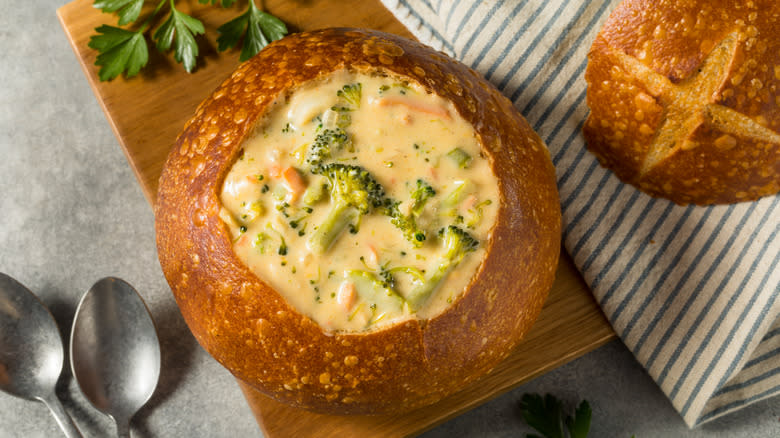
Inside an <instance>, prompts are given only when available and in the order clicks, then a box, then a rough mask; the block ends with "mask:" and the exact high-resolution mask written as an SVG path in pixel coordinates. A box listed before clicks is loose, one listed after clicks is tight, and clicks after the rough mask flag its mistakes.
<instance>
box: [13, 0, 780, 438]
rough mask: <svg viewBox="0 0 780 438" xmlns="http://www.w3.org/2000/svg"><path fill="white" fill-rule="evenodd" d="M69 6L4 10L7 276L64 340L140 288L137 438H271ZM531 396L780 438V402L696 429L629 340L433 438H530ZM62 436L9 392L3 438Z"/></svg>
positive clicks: (70, 389)
mask: <svg viewBox="0 0 780 438" xmlns="http://www.w3.org/2000/svg"><path fill="white" fill-rule="evenodd" d="M63 3H64V1H63V0H45V1H42V0H39V1H31V2H18V1H10V0H0V11H2V13H0V48H1V49H2V52H3V56H2V60H0V78H2V83H1V85H0V272H5V273H7V274H9V275H11V276H12V277H15V278H16V279H17V280H19V281H21V282H22V283H23V284H25V285H26V286H27V287H28V288H30V289H31V290H32V291H34V292H35V293H36V294H37V295H38V296H39V297H40V298H41V299H42V301H43V302H44V303H45V304H46V305H47V306H49V308H50V309H51V311H52V313H53V314H54V315H55V318H56V320H57V322H58V323H59V326H60V329H61V331H62V333H63V337H65V338H66V339H67V336H69V332H70V325H71V323H72V319H73V315H74V312H75V309H76V305H77V303H78V300H79V298H80V296H81V294H82V293H83V292H84V291H86V290H87V289H88V288H89V287H90V286H91V285H92V284H93V283H94V282H95V281H97V280H98V279H100V278H102V277H105V276H118V277H121V278H124V279H125V280H127V281H129V282H130V283H131V284H133V285H134V286H135V287H136V288H137V289H138V291H139V292H140V293H141V295H142V296H143V298H144V299H145V300H146V302H147V304H148V305H149V307H150V308H151V311H152V314H153V317H154V319H155V322H156V323H157V325H158V328H159V332H160V339H161V342H162V364H163V370H162V375H161V378H160V383H159V386H158V388H157V391H156V393H155V395H154V396H153V397H152V399H151V401H150V402H149V403H148V404H147V405H146V406H145V407H144V408H143V409H142V410H141V411H140V412H139V413H138V415H136V416H135V417H134V419H133V421H132V431H133V436H135V437H249V436H261V432H260V429H259V427H258V425H257V423H256V422H255V419H254V417H253V415H252V413H251V411H250V410H249V408H248V406H247V404H246V402H245V401H244V399H243V397H242V395H241V393H240V391H239V388H238V386H237V384H236V383H235V381H234V380H233V378H232V377H231V375H230V374H229V373H228V372H227V371H226V370H224V369H223V368H221V366H220V365H219V364H217V363H216V362H215V361H214V360H213V359H211V357H210V356H208V355H207V354H206V353H205V351H204V350H203V349H202V348H201V347H200V346H199V345H198V344H197V342H196V341H195V339H194V338H193V337H192V335H190V333H189V331H188V329H187V327H186V326H185V324H184V321H183V319H182V318H181V315H180V314H179V311H178V309H177V307H176V305H175V302H174V300H173V297H172V295H171V293H170V290H169V288H168V286H167V284H166V282H165V279H164V278H163V276H162V273H161V271H160V267H159V265H158V263H157V256H156V252H155V243H154V222H153V215H152V210H151V208H150V206H149V204H148V203H147V201H146V199H145V198H144V196H143V194H142V193H141V190H140V188H139V185H138V184H137V182H136V179H135V177H134V175H133V173H132V171H131V169H130V167H129V165H128V163H127V161H126V160H125V157H124V155H123V154H122V151H121V149H120V147H119V144H118V142H117V140H116V138H115V137H114V135H113V133H112V132H111V130H110V128H109V125H108V123H107V121H106V119H105V117H104V115H103V113H102V111H101V109H100V106H99V105H98V103H97V101H96V99H95V97H94V95H93V93H92V91H91V89H90V87H89V85H88V83H87V80H86V79H85V77H84V75H83V73H82V71H81V69H80V67H79V65H78V63H77V61H76V58H75V56H74V54H73V52H72V50H71V48H70V46H69V44H68V42H67V40H66V38H65V35H64V33H63V31H62V29H61V27H60V25H59V22H58V20H57V18H56V15H55V11H56V9H57V8H58V7H59V6H61V5H62V4H63ZM57 392H58V395H59V397H60V398H61V399H62V400H63V401H64V403H65V407H66V410H67V411H68V412H69V413H70V414H71V415H72V417H73V418H74V420H75V422H76V423H77V424H78V426H79V427H80V428H81V430H82V432H83V433H84V435H85V436H88V437H93V436H94V437H102V436H112V435H113V433H114V431H113V426H112V423H111V422H110V420H108V419H107V417H105V416H104V415H102V414H101V413H100V412H98V411H97V410H95V409H94V408H93V407H92V406H91V405H90V404H89V403H88V402H87V401H86V399H85V398H84V397H83V396H82V395H81V394H80V392H79V390H78V389H77V386H76V383H75V381H74V380H73V378H72V375H71V373H70V370H69V368H66V370H65V371H64V372H63V374H62V377H61V379H60V382H59V385H58V391H57ZM526 392H539V393H547V392H549V393H553V394H555V395H557V396H558V397H560V398H562V399H563V400H564V401H565V402H566V403H567V404H569V405H573V404H574V403H576V402H577V401H578V400H580V399H583V398H585V399H587V400H589V402H590V404H591V406H592V408H593V423H592V429H591V430H592V433H591V435H590V436H593V437H626V438H628V437H630V436H632V435H635V436H636V437H638V438H647V437H730V438H732V437H733V438H739V437H745V438H748V437H749V438H756V437H767V438H769V437H780V398H777V397H776V398H774V399H769V400H765V401H762V402H759V403H756V404H754V405H752V406H749V407H747V408H745V409H743V410H742V411H739V412H737V413H735V414H732V415H729V416H726V417H724V418H721V419H718V420H716V421H713V422H711V423H708V424H705V425H703V426H701V427H699V428H697V429H694V430H689V429H688V428H687V427H686V426H685V424H684V423H683V421H682V419H681V418H680V417H679V416H678V415H677V413H676V412H675V411H674V409H673V408H672V406H671V404H670V403H669V402H668V401H667V399H666V398H665V397H664V395H663V394H662V393H661V391H660V390H659V389H658V388H657V386H656V385H655V383H654V382H653V381H652V380H651V379H650V378H649V377H648V376H647V374H645V372H644V371H643V369H642V368H641V367H640V366H639V365H638V364H637V362H636V361H635V360H634V358H633V357H632V355H631V354H630V353H629V352H628V351H627V350H626V348H625V347H624V346H623V345H622V344H621V343H620V342H619V341H613V342H611V343H609V344H608V345H606V346H604V347H602V348H600V349H598V350H596V351H593V352H591V353H589V354H587V355H585V356H584V357H582V358H580V359H577V360H575V361H573V362H571V363H569V364H567V365H565V366H563V367H561V368H559V369H557V370H554V371H552V372H550V373H548V374H546V375H544V376H542V377H539V378H537V379H535V380H533V381H531V382H529V383H527V384H525V385H523V386H521V387H519V388H517V389H515V390H514V391H511V392H509V393H507V394H505V395H503V396H501V397H499V398H497V399H495V400H493V401H491V402H489V403H486V404H484V405H483V406H481V407H479V408H477V409H474V410H472V411H471V412H468V413H466V414H464V415H462V416H460V417H458V418H455V419H453V420H451V421H449V422H448V423H445V424H443V425H441V426H439V427H437V428H435V429H433V430H431V431H429V432H427V433H425V434H424V436H425V437H428V438H434V437H447V438H451V437H460V436H464V437H466V436H468V437H471V436H479V437H520V436H525V434H526V433H528V432H530V431H531V430H530V429H529V428H527V427H526V426H524V425H523V423H522V422H521V420H520V415H519V413H518V409H517V402H518V400H519V399H520V397H521V396H522V394H524V393H526ZM56 436H62V435H61V433H60V432H59V430H58V428H57V425H56V423H55V422H54V420H53V418H52V417H51V416H50V415H49V413H48V411H47V409H46V408H45V407H44V405H43V404H42V403H38V402H31V401H26V400H22V399H18V398H14V397H12V396H10V395H7V394H5V393H0V437H3V438H5V437H24V438H35V437H56ZM311 436H317V431H316V430H313V431H312V433H311Z"/></svg>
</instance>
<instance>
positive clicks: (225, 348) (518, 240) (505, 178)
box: [155, 29, 560, 414]
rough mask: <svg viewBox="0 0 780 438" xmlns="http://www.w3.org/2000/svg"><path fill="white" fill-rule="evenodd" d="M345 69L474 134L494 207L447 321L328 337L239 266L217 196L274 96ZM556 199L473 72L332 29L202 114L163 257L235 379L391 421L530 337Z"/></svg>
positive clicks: (183, 138) (172, 164)
mask: <svg viewBox="0 0 780 438" xmlns="http://www.w3.org/2000/svg"><path fill="white" fill-rule="evenodd" d="M344 68H351V69H354V70H356V71H375V70H377V69H383V70H385V71H387V72H391V73H393V74H396V75H398V76H402V77H409V78H411V79H412V80H415V81H417V82H419V83H420V84H422V85H424V86H425V87H427V88H428V89H429V90H435V91H436V92H437V93H438V94H439V95H441V96H443V97H445V98H447V99H450V100H451V101H452V102H453V103H454V104H455V106H456V108H457V109H458V111H459V112H460V113H461V115H462V116H463V117H464V118H465V119H466V120H467V121H469V122H470V123H472V124H473V125H474V127H475V128H476V130H477V133H478V134H479V136H480V138H481V140H482V143H483V145H484V146H483V149H484V152H485V154H486V155H487V156H488V159H489V160H490V162H491V163H492V164H493V167H494V171H495V174H496V176H497V177H498V181H499V190H500V194H501V199H500V206H499V212H498V218H497V223H496V226H495V229H494V232H493V236H492V238H491V240H490V242H488V243H487V245H488V255H487V257H486V259H485V260H484V262H483V265H482V267H481V268H480V271H479V272H478V273H477V274H476V276H475V278H474V279H473V281H472V284H471V286H470V288H469V290H468V291H467V292H466V293H465V294H464V295H463V296H462V297H461V298H460V299H459V300H457V301H456V302H455V303H454V304H453V306H452V307H450V308H449V309H448V310H446V311H445V312H444V313H443V314H442V315H440V316H439V317H436V318H434V319H432V320H430V321H427V323H421V322H418V321H416V320H413V321H408V322H404V323H401V324H398V325H395V326H392V327H390V328H388V329H385V330H382V331H378V332H371V333H365V334H345V335H332V336H329V335H327V334H326V333H325V332H323V330H321V329H320V327H319V326H318V325H317V324H315V323H314V322H312V321H311V320H310V319H309V318H307V317H305V316H302V315H300V314H299V313H297V312H296V311H295V310H294V309H293V308H291V307H290V306H289V305H288V304H287V303H286V302H285V300H284V298H282V296H281V295H280V294H278V293H277V292H276V291H274V290H273V289H272V288H270V287H269V286H267V285H266V284H264V283H263V282H262V281H261V280H260V279H258V278H257V277H256V276H255V275H254V274H253V273H252V272H251V271H249V269H248V268H247V267H245V266H244V264H243V263H242V262H241V261H240V260H239V259H238V258H237V257H236V255H235V253H234V252H233V249H232V244H231V241H230V238H229V234H228V231H227V229H226V227H225V226H224V224H223V223H222V222H221V220H220V219H219V217H218V211H219V208H220V203H219V199H218V193H219V189H220V186H221V184H222V181H223V180H224V177H225V174H226V173H227V172H228V171H229V169H230V168H231V166H232V164H233V162H234V161H235V160H236V158H237V155H238V154H239V152H240V149H241V144H242V142H243V140H244V138H246V136H247V135H248V134H249V133H250V132H251V131H252V129H253V127H254V126H255V124H256V123H257V122H258V120H259V119H260V117H261V116H262V115H263V114H264V112H265V111H266V109H267V108H268V107H269V104H271V103H272V102H273V101H274V99H275V98H276V97H277V96H278V95H279V94H280V93H282V92H284V91H285V90H287V89H290V88H291V87H296V86H299V85H300V84H303V83H305V82H307V81H310V80H313V79H316V78H319V77H322V76H324V75H327V74H329V73H331V72H334V71H336V70H340V69H344ZM557 195H558V194H557V190H556V187H555V174H554V169H553V167H552V163H551V161H550V159H549V155H548V152H547V149H546V148H545V146H544V144H543V143H542V141H541V140H540V139H539V137H538V136H537V135H536V133H534V132H533V131H532V130H531V128H530V127H529V125H528V124H527V123H526V122H525V120H523V119H522V117H521V116H520V115H519V113H518V112H517V110H515V109H514V108H513V107H512V105H511V103H510V102H509V101H508V100H507V99H506V98H504V97H503V96H502V95H501V94H500V93H499V92H498V91H497V90H496V89H495V88H494V87H492V86H490V85H489V84H488V83H487V82H486V81H485V80H484V79H482V78H481V77H480V76H479V75H478V74H477V73H475V72H474V71H472V70H470V69H468V68H467V67H465V66H463V65H462V64H459V63H456V62H455V61H453V60H451V59H450V58H448V57H446V56H445V55H443V54H440V53H437V52H435V51H433V50H432V49H430V48H428V47H426V46H423V45H421V44H419V43H416V42H412V41H409V40H405V39H402V38H400V37H397V36H393V35H389V34H384V33H380V32H375V31H365V30H356V29H327V30H322V31H316V32H310V33H300V34H295V35H292V36H289V37H287V38H284V39H282V40H280V41H278V42H275V43H273V44H271V45H269V46H268V47H267V48H266V49H264V50H263V51H262V52H261V53H260V54H258V55H257V56H256V57H254V58H253V59H251V60H250V61H248V62H246V63H244V64H242V65H241V66H240V67H239V68H238V70H237V71H236V72H235V73H234V74H233V75H232V76H231V77H230V78H229V79H227V80H226V81H225V82H224V83H223V84H222V85H221V86H220V87H219V88H218V89H217V90H216V91H215V92H214V94H213V95H212V96H211V97H209V98H208V99H207V100H206V101H205V102H203V103H202V104H201V105H200V107H199V108H198V110H197V113H196V115H195V116H194V117H193V118H192V119H191V120H190V121H189V122H188V123H187V124H186V126H185V128H184V131H183V132H182V134H181V135H180V136H179V138H178V140H177V142H176V145H175V148H174V149H173V150H172V151H171V153H170V155H169V157H168V161H167V163H166V165H165V168H164V170H163V173H162V176H161V177H160V184H159V193H158V202H157V205H156V209H155V215H156V229H157V245H158V253H159V258H160V264H161V266H162V268H163V272H164V274H165V276H166V278H167V279H168V282H169V284H170V286H171V289H172V291H173V293H174V295H175V297H176V300H177V302H178V304H179V307H180V309H181V312H182V314H183V315H184V318H185V320H186V321H187V323H188V325H189V326H190V329H191V330H192V332H193V334H194V335H195V337H196V338H197V339H198V341H199V342H200V343H201V345H203V347H204V348H205V349H206V350H207V351H208V352H209V353H211V354H212V355H213V356H214V357H215V358H216V359H217V360H218V361H219V362H220V363H222V364H223V365H224V366H225V367H226V368H228V369H229V370H230V371H231V372H232V373H233V374H234V375H236V376H237V377H238V378H240V379H242V380H243V381H245V382H247V383H249V384H250V385H252V386H254V387H256V388H257V389H258V390H260V391H262V392H263V393H265V394H267V395H269V396H271V397H273V398H275V399H277V400H279V401H282V402H285V403H289V404H292V405H294V406H299V407H303V408H307V409H311V410H315V411H319V412H328V413H337V414H353V413H360V414H376V413H390V412H401V411H406V410H409V409H413V408H416V407H419V406H423V405H426V404H429V403H433V402H435V401H437V400H439V399H441V398H442V397H444V396H446V395H448V394H450V393H452V392H454V391H456V390H457V389H458V388H460V387H461V386H463V385H464V384H465V383H467V382H469V381H471V380H473V379H475V378H477V377H479V376H481V375H483V374H484V373H486V372H487V371H488V370H490V369H491V368H492V367H493V366H495V365H496V364H497V363H498V362H499V361H500V360H502V359H503V358H504V357H505V356H506V355H507V354H508V353H509V352H510V351H511V350H512V349H513V348H514V347H515V346H516V345H517V343H518V342H519V340H520V338H521V337H522V336H523V335H524V334H525V332H526V331H527V330H528V329H529V328H530V326H531V324H532V323H533V321H534V320H535V319H536V316H537V315H538V313H539V311H540V310H541V307H542V304H543V302H544V300H545V297H546V295H547V291H548V290H549V288H550V286H551V284H552V281H553V277H554V273H555V270H556V266H557V259H558V253H559V249H560V210H559V204H558V196H557Z"/></svg>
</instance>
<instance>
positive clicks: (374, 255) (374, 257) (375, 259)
mask: <svg viewBox="0 0 780 438" xmlns="http://www.w3.org/2000/svg"><path fill="white" fill-rule="evenodd" d="M367 246H368V262H369V263H370V265H371V266H372V267H377V266H379V253H378V252H377V250H376V248H374V245H371V244H368V245H367Z"/></svg>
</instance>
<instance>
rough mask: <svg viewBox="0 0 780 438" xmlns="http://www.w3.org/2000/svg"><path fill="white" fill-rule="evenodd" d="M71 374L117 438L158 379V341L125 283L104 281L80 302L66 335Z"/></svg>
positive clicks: (138, 300)
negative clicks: (111, 422) (106, 418)
mask: <svg viewBox="0 0 780 438" xmlns="http://www.w3.org/2000/svg"><path fill="white" fill-rule="evenodd" d="M70 363H71V367H72V368H73V375H74V376H75V377H76V381H77V382H78V384H79V387H80V388H81V391H82V392H83V393H84V395H85V396H86V397H87V399H88V400H89V401H90V402H91V403H92V405H94V406H95V407H96V408H97V409H98V410H100V411H101V412H103V413H104V414H106V415H108V416H110V417H111V418H112V419H113V420H114V422H115V423H116V426H117V434H118V436H120V437H129V436H130V433H129V432H130V429H129V427H130V419H131V418H132V417H133V415H135V413H136V412H137V411H138V410H139V409H140V408H141V407H142V406H143V405H144V404H146V402H147V401H148V400H149V398H151V396H152V394H153V393H154V390H155V388H156V387H157V381H158V379H159V377H160V342H159V340H158V338H157V331H156V329H155V326H154V321H153V320H152V317H151V315H150V313H149V309H148V308H147V307H146V304H144V301H143V299H142V298H141V297H140V295H138V293H137V292H136V290H135V289H134V288H133V287H132V286H130V285H129V284H128V283H126V282H125V281H123V280H121V279H118V278H113V277H108V278H104V279H102V280H99V281H98V282H97V283H95V284H94V285H93V286H92V287H91V288H90V289H89V290H88V291H87V292H86V293H85V294H84V296H83V297H82V298H81V302H80V303H79V306H78V309H77V310H76V317H75V318H74V320H73V330H72V331H71V336H70Z"/></svg>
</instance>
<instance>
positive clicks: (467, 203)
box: [463, 194, 477, 210]
mask: <svg viewBox="0 0 780 438" xmlns="http://www.w3.org/2000/svg"><path fill="white" fill-rule="evenodd" d="M475 205H477V197H476V196H474V195H473V194H472V195H469V196H468V197H467V198H466V199H465V200H464V201H463V207H464V208H465V209H466V210H470V209H471V208H473V207H474V206H475Z"/></svg>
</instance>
